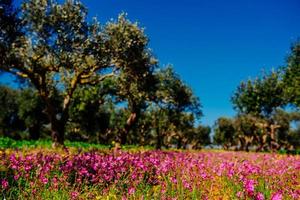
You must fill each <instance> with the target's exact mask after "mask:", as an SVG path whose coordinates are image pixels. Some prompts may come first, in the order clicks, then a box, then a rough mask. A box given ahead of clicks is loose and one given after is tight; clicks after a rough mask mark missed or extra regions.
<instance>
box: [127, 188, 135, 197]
mask: <svg viewBox="0 0 300 200" xmlns="http://www.w3.org/2000/svg"><path fill="white" fill-rule="evenodd" d="M134 193H135V188H134V187H130V188H129V189H128V194H129V195H131V194H134Z"/></svg>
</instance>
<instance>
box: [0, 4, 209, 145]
mask: <svg viewBox="0 0 300 200" xmlns="http://www.w3.org/2000/svg"><path fill="white" fill-rule="evenodd" d="M87 14H88V13H87V9H86V8H85V7H84V5H83V4H82V3H81V2H80V1H73V0H72V1H71V0H70V1H69V0H67V1H65V2H64V3H62V4H61V3H59V1H55V0H54V1H53V0H52V1H47V0H42V1H41V0H26V1H24V2H23V3H22V4H21V7H20V8H14V6H13V2H12V0H4V1H1V2H0V28H1V32H0V70H1V71H2V72H3V73H11V74H13V75H14V76H16V77H17V79H18V81H20V82H22V83H23V87H22V88H18V89H11V88H8V87H5V86H1V87H0V90H1V93H0V95H1V99H0V109H1V111H2V112H1V114H0V129H2V130H1V133H3V134H4V135H7V136H12V134H13V133H16V135H15V137H17V135H19V137H24V134H23V136H22V134H21V135H20V134H19V133H20V131H25V132H27V133H29V136H28V137H29V138H31V139H38V138H40V137H41V136H43V134H45V135H49V136H50V135H51V138H52V140H53V143H54V146H60V145H63V144H64V140H65V138H68V139H77V140H87V141H94V142H95V141H97V142H101V143H110V142H112V141H117V142H120V143H121V144H144V145H146V144H152V145H155V146H156V147H157V148H162V147H164V146H165V147H168V146H171V145H175V146H176V147H179V148H180V147H186V146H187V145H188V144H191V145H192V146H194V147H197V148H199V147H200V146H201V145H205V144H209V143H210V139H209V133H210V129H209V128H208V127H203V126H199V127H195V122H196V121H197V120H198V119H199V118H200V117H201V116H202V112H201V105H200V101H199V99H198V98H197V97H196V96H195V95H194V94H193V92H192V90H191V89H190V88H189V87H188V86H187V85H186V84H185V83H184V82H183V81H182V80H181V79H180V77H179V76H178V75H177V74H176V73H175V72H174V71H173V69H172V67H166V68H160V67H159V65H158V61H157V59H156V58H155V57H154V56H153V53H152V52H151V51H150V50H149V48H148V38H147V36H146V35H145V33H144V31H143V29H142V28H140V27H139V26H138V24H137V23H132V22H131V21H129V20H128V19H127V18H126V15H124V14H121V15H120V16H119V17H118V19H117V20H116V21H109V22H108V23H106V24H105V25H101V24H100V23H99V22H98V21H97V19H95V18H94V19H93V20H92V21H88V20H87ZM17 133H18V134H17Z"/></svg>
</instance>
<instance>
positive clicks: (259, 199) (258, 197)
mask: <svg viewBox="0 0 300 200" xmlns="http://www.w3.org/2000/svg"><path fill="white" fill-rule="evenodd" d="M264 199H265V197H264V195H263V194H262V193H261V192H259V193H258V194H257V195H256V197H255V200H264Z"/></svg>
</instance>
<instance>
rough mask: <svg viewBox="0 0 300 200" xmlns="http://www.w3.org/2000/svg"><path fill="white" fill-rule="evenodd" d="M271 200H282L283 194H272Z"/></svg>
mask: <svg viewBox="0 0 300 200" xmlns="http://www.w3.org/2000/svg"><path fill="white" fill-rule="evenodd" d="M271 200H282V194H281V192H276V193H274V194H272V196H271Z"/></svg>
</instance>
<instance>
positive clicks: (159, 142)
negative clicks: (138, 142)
mask: <svg viewBox="0 0 300 200" xmlns="http://www.w3.org/2000/svg"><path fill="white" fill-rule="evenodd" d="M162 144H163V137H162V134H161V132H160V129H159V125H158V124H157V127H156V149H161V148H162Z"/></svg>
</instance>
